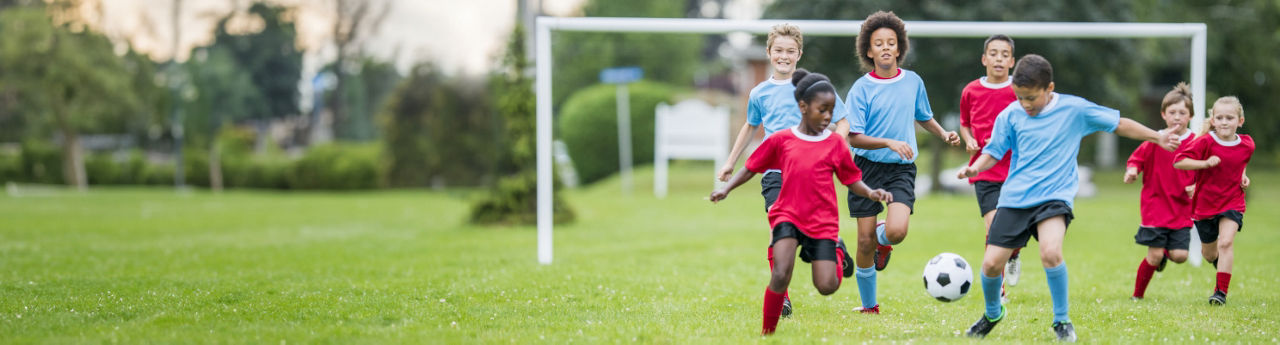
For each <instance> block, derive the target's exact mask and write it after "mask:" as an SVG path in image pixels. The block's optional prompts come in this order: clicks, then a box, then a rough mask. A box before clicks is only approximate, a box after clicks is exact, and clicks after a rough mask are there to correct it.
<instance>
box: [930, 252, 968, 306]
mask: <svg viewBox="0 0 1280 345" xmlns="http://www.w3.org/2000/svg"><path fill="white" fill-rule="evenodd" d="M972 285H973V269H972V268H970V267H969V263H968V262H965V261H964V258H962V257H960V256H959V255H956V254H952V253H942V254H938V256H935V257H933V259H930V260H929V263H927V264H925V265H924V290H925V291H927V292H929V296H933V298H937V299H938V300H939V301H943V302H951V301H955V300H958V299H960V298H961V297H964V295H965V294H967V293H969V287H971V286H972Z"/></svg>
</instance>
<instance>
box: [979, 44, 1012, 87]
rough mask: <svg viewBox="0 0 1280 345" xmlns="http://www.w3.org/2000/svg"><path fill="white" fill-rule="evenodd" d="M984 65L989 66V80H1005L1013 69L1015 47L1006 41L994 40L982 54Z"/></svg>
mask: <svg viewBox="0 0 1280 345" xmlns="http://www.w3.org/2000/svg"><path fill="white" fill-rule="evenodd" d="M982 65H983V66H987V78H995V79H1004V78H1007V77H1009V70H1011V69H1013V47H1012V46H1010V45H1009V42H1008V41H1005V40H993V41H991V43H988V44H987V50H986V51H984V52H982Z"/></svg>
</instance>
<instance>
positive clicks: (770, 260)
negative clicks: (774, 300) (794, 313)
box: [769, 246, 791, 298]
mask: <svg viewBox="0 0 1280 345" xmlns="http://www.w3.org/2000/svg"><path fill="white" fill-rule="evenodd" d="M769 273H773V246H769ZM782 297H783V298H791V296H788V295H787V292H786V291H783V292H782Z"/></svg>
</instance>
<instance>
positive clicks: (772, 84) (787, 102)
mask: <svg viewBox="0 0 1280 345" xmlns="http://www.w3.org/2000/svg"><path fill="white" fill-rule="evenodd" d="M847 114H848V109H847V107H846V106H845V105H844V102H843V101H841V100H840V95H836V104H835V108H833V109H832V111H831V123H836V122H838V121H840V120H841V119H843V118H845V117H846V116H847ZM747 124H749V125H752V126H760V125H761V124H763V125H764V136H765V137H766V138H768V137H769V136H770V135H772V134H773V133H774V132H777V131H780V130H784V129H788V128H791V127H795V126H796V125H798V124H800V106H799V105H798V103H797V102H796V87H795V85H791V81H790V80H787V81H781V80H774V79H773V78H769V80H765V81H762V82H760V84H758V85H756V87H755V88H753V89H751V95H750V98H748V99H747Z"/></svg>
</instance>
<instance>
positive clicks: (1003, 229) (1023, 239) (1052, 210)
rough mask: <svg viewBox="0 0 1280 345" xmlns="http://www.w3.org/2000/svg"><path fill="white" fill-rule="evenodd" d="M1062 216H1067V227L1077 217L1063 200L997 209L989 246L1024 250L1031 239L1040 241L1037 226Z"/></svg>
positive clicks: (988, 237)
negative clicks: (1024, 206)
mask: <svg viewBox="0 0 1280 345" xmlns="http://www.w3.org/2000/svg"><path fill="white" fill-rule="evenodd" d="M1062 215H1065V216H1066V225H1071V219H1072V218H1075V215H1074V214H1072V213H1071V207H1070V206H1067V203H1065V202H1062V201H1061V200H1054V201H1050V202H1046V203H1043V204H1040V205H1036V206H1032V207H1030V208H1011V207H1001V208H999V209H996V219H995V220H993V221H991V229H990V230H989V231H988V233H987V244H990V245H994V246H998V247H1002V248H1009V249H1017V248H1022V247H1024V246H1026V245H1027V240H1028V239H1030V238H1031V237H1035V238H1036V240H1037V241H1039V240H1040V234H1039V233H1038V232H1037V231H1036V225H1037V224H1040V222H1042V221H1044V220H1045V219H1049V218H1053V217H1055V216H1062Z"/></svg>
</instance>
